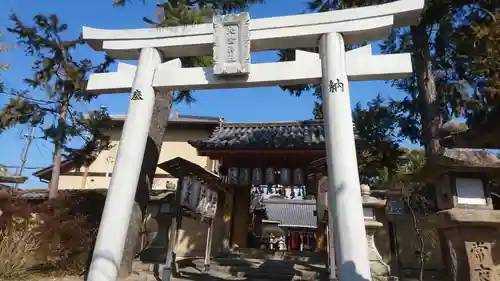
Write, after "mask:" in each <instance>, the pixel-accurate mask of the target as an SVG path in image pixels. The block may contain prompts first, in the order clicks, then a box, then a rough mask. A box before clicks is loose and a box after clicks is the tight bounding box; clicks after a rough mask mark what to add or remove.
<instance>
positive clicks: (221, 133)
mask: <svg viewBox="0 0 500 281" xmlns="http://www.w3.org/2000/svg"><path fill="white" fill-rule="evenodd" d="M189 143H190V144H191V145H193V146H194V147H196V148H198V149H235V148H240V149H244V148H247V149H248V148H260V149H263V148H264V149H265V148H268V149H277V148H284V149H286V148H310V149H324V148H325V132H324V128H323V121H322V120H311V121H299V122H274V123H221V125H220V126H219V127H218V128H217V129H216V130H215V131H214V133H213V134H212V136H211V137H210V138H209V139H208V140H195V141H189Z"/></svg>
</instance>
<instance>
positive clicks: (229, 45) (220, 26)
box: [213, 13, 250, 75]
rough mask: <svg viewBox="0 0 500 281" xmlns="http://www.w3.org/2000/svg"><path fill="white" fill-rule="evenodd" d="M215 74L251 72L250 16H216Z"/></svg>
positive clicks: (246, 14)
mask: <svg viewBox="0 0 500 281" xmlns="http://www.w3.org/2000/svg"><path fill="white" fill-rule="evenodd" d="M213 24H214V54H213V60H214V74H215V75H246V74H248V73H249V72H250V31H249V30H250V16H249V15H248V13H241V14H237V15H222V16H215V17H214V20H213Z"/></svg>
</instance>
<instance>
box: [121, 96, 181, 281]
mask: <svg viewBox="0 0 500 281" xmlns="http://www.w3.org/2000/svg"><path fill="white" fill-rule="evenodd" d="M172 101H173V92H170V91H169V92H158V93H156V96H155V105H154V110H153V117H152V119H151V124H150V127H149V135H148V140H147V144H146V150H145V152H144V160H143V162H142V168H141V175H140V177H139V183H138V186H137V193H136V196H135V204H134V209H133V213H132V216H131V219H130V225H129V229H128V233H127V240H126V241H125V247H124V252H123V258H122V263H121V267H120V276H121V277H124V276H128V275H129V274H130V273H131V271H132V263H133V260H134V258H135V256H136V254H137V252H138V251H139V250H140V249H137V247H138V246H140V230H141V225H142V220H143V218H144V217H145V211H146V207H147V204H148V201H149V191H150V190H151V188H152V186H153V180H154V177H155V172H156V166H157V165H158V159H159V156H160V151H161V147H162V144H163V137H164V135H165V130H166V128H167V124H168V117H169V116H170V110H171V108H172Z"/></svg>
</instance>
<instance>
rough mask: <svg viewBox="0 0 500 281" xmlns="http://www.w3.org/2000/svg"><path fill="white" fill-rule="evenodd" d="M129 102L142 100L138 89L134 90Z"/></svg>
mask: <svg viewBox="0 0 500 281" xmlns="http://www.w3.org/2000/svg"><path fill="white" fill-rule="evenodd" d="M130 99H131V100H143V99H142V92H141V90H139V89H135V90H134V91H133V92H132V97H131V98H130Z"/></svg>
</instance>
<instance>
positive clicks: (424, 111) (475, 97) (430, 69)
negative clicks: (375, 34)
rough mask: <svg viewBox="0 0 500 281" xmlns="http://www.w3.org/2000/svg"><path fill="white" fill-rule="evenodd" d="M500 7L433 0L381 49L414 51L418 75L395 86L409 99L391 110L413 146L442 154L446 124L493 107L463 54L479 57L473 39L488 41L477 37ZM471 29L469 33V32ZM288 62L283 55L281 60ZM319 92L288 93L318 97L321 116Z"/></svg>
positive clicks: (320, 1) (356, 0)
mask: <svg viewBox="0 0 500 281" xmlns="http://www.w3.org/2000/svg"><path fill="white" fill-rule="evenodd" d="M393 1H394V0H334V1H331V0H311V1H309V10H310V11H313V12H325V11H331V10H337V9H345V8H351V7H360V6H368V5H376V4H383V3H388V2H393ZM498 7H499V3H497V1H486V0H484V1H474V3H471V2H470V1H444V0H443V1H430V0H428V1H426V3H425V8H424V11H423V13H422V17H421V22H420V24H418V25H417V26H414V27H404V28H399V29H395V30H394V31H393V33H392V34H391V36H390V37H389V38H388V39H387V40H385V41H384V42H383V43H382V44H381V46H380V47H381V49H382V52H383V53H401V52H410V53H412V55H413V63H414V74H413V75H412V76H411V77H409V78H407V79H400V80H395V81H392V82H391V83H392V85H393V86H394V87H396V88H398V89H401V90H403V91H405V92H406V93H407V94H408V96H407V97H406V98H404V99H403V100H393V101H392V102H391V104H392V105H391V106H393V107H394V109H395V110H396V111H397V112H399V116H398V120H397V122H398V123H399V125H400V128H401V131H400V132H401V133H402V134H403V135H404V136H405V137H408V138H409V139H410V140H411V141H413V142H417V141H420V143H421V144H423V145H425V146H426V149H427V153H431V154H433V153H436V152H437V151H438V148H439V139H438V137H437V135H438V132H439V127H440V126H441V125H442V123H443V122H445V121H448V120H449V119H451V118H453V117H458V116H465V117H467V118H470V117H472V116H474V115H475V114H476V113H477V112H478V110H477V109H478V108H482V109H484V108H487V109H488V108H490V106H485V104H486V105H487V104H490V102H491V100H489V99H486V98H484V94H485V92H484V91H483V92H481V91H478V90H477V89H478V87H477V86H476V84H475V83H472V84H470V82H471V81H476V80H477V79H480V80H481V78H480V77H481V75H478V72H477V71H476V72H472V71H469V72H467V71H464V69H463V60H462V61H461V60H460V59H459V52H462V54H461V55H462V56H463V52H464V51H468V53H469V54H470V55H472V56H475V55H477V54H471V52H470V51H471V50H473V49H474V47H472V44H474V43H473V42H476V43H477V40H474V39H478V40H483V39H479V37H481V35H477V36H476V34H478V28H479V27H478V25H481V24H482V23H483V22H484V21H485V19H487V18H491V14H490V13H489V12H488V11H492V12H495V11H496V10H497V9H498ZM486 21H487V20H486ZM482 25H483V26H484V24H482ZM467 28H468V29H469V32H464V29H467ZM473 28H475V30H476V32H474V31H473V30H472V29H473ZM490 30H492V31H493V30H494V28H493V27H491V28H490ZM483 31H484V29H483ZM489 34H492V33H489ZM483 37H484V34H483ZM489 38H492V37H491V36H490V37H489ZM493 41H494V40H491V43H490V46H493V45H494V44H493ZM463 43H465V44H466V45H467V44H469V45H468V47H465V48H464V47H460V45H461V44H463ZM459 47H460V48H459ZM460 50H461V51H460ZM483 50H485V49H484V48H483ZM282 53H283V52H282ZM286 57H287V56H282V59H283V58H286ZM475 65H476V66H478V64H475ZM478 77H479V78H478ZM490 83H491V82H490ZM490 85H491V84H490ZM318 88H319V86H318V85H301V86H295V87H294V88H293V89H289V88H287V90H289V91H291V92H293V93H294V94H297V95H299V94H301V93H302V92H303V91H305V90H313V94H314V95H315V96H317V97H318V98H319V99H318V103H317V105H316V107H315V112H318V111H320V110H321V100H320V97H321V95H320V91H319V90H318ZM316 115H318V114H316Z"/></svg>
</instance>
